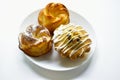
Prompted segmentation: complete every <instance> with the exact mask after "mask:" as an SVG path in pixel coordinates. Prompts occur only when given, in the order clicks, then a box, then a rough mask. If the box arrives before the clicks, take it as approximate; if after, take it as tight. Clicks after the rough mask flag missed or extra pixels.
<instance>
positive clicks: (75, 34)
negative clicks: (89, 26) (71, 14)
mask: <svg viewBox="0 0 120 80" xmlns="http://www.w3.org/2000/svg"><path fill="white" fill-rule="evenodd" d="M53 42H54V47H55V50H56V51H58V53H60V55H61V56H62V57H68V58H70V59H71V60H75V59H77V58H78V57H81V58H82V57H84V56H85V54H86V53H88V52H89V51H90V44H91V42H92V41H91V39H90V38H89V36H88V33H87V32H86V31H85V30H84V29H83V28H82V27H81V26H77V25H72V24H67V25H61V26H60V27H58V28H57V29H56V30H55V31H54V36H53Z"/></svg>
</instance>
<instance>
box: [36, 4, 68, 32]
mask: <svg viewBox="0 0 120 80" xmlns="http://www.w3.org/2000/svg"><path fill="white" fill-rule="evenodd" d="M69 20H70V19H69V12H68V9H67V8H66V7H65V6H64V5H63V4H61V3H49V4H48V5H47V6H46V7H45V8H43V9H42V10H41V11H40V13H39V16H38V22H39V24H40V25H43V26H45V27H47V29H48V30H49V31H50V33H51V34H53V31H54V30H55V29H56V28H57V27H58V26H60V25H61V24H68V23H69Z"/></svg>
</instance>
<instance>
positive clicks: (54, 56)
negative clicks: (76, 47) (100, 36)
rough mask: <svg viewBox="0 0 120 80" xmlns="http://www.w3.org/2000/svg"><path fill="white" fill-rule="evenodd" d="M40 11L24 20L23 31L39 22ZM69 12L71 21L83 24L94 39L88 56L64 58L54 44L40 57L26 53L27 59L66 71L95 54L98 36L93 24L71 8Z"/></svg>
mask: <svg viewBox="0 0 120 80" xmlns="http://www.w3.org/2000/svg"><path fill="white" fill-rule="evenodd" d="M39 11H40V10H37V11H35V12H33V13H31V14H30V15H29V16H27V17H26V18H25V20H24V21H23V23H22V25H21V27H20V32H23V31H24V30H25V28H26V27H27V26H29V25H31V24H38V14H39ZM69 14H70V23H74V24H76V25H81V26H82V27H83V28H84V29H85V30H86V31H87V32H88V33H89V37H90V38H91V39H92V44H91V50H90V52H89V54H88V57H87V58H82V59H77V60H75V61H71V60H70V59H67V58H62V57H61V56H60V55H59V54H58V53H57V52H56V51H55V50H54V46H53V49H52V51H51V52H49V53H48V54H45V55H43V56H40V57H30V56H28V55H26V54H25V56H26V58H27V59H29V60H30V61H31V62H33V63H34V64H36V65H37V66H39V67H42V68H45V69H49V70H54V71H66V70H71V69H75V68H78V67H80V66H81V65H83V64H85V63H87V62H88V61H89V59H90V58H91V57H92V55H93V52H94V50H95V46H96V38H95V33H94V30H93V29H92V26H91V25H90V24H89V22H88V21H87V20H86V19H84V18H83V17H82V16H81V15H79V14H77V13H75V12H73V11H71V10H69Z"/></svg>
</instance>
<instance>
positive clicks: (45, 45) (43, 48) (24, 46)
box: [19, 25, 52, 56]
mask: <svg viewBox="0 0 120 80" xmlns="http://www.w3.org/2000/svg"><path fill="white" fill-rule="evenodd" d="M51 47H52V40H51V36H50V33H49V31H48V30H47V29H46V28H45V27H43V26H40V25H39V26H38V25H30V26H28V27H27V28H26V31H25V32H23V33H20V34H19V48H20V49H21V50H22V51H23V52H24V53H26V54H27V55H30V56H40V55H43V54H46V53H47V52H48V51H50V49H51Z"/></svg>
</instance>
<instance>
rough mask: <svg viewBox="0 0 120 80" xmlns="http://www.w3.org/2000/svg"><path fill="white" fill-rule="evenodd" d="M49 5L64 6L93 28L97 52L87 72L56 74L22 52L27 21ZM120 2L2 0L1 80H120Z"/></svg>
mask: <svg viewBox="0 0 120 80" xmlns="http://www.w3.org/2000/svg"><path fill="white" fill-rule="evenodd" d="M49 2H61V3H63V4H64V5H65V6H66V7H67V8H68V9H71V10H73V11H75V12H77V13H79V14H81V15H82V16H83V17H84V18H86V19H87V20H88V21H89V22H90V23H91V24H92V26H93V28H94V30H95V32H96V36H97V48H96V50H95V55H94V56H93V58H92V60H91V62H90V64H89V65H88V67H87V68H85V69H84V70H81V69H76V70H73V71H68V72H54V71H49V70H45V69H42V68H39V67H37V66H35V65H34V64H32V63H31V62H30V61H28V60H27V59H26V58H25V57H24V55H23V54H20V53H19V49H18V33H19V32H18V31H19V28H20V25H21V23H22V21H23V20H24V18H25V17H27V16H28V15H29V14H30V13H31V12H33V11H35V10H38V9H40V8H43V7H44V6H45V5H46V4H48V3H49ZM119 50H120V1H119V0H63V1H62V0H59V1H57V0H51V1H50V0H49V1H48V0H0V80H41V79H42V80H46V79H52V80H69V79H73V80H120V51H119Z"/></svg>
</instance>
